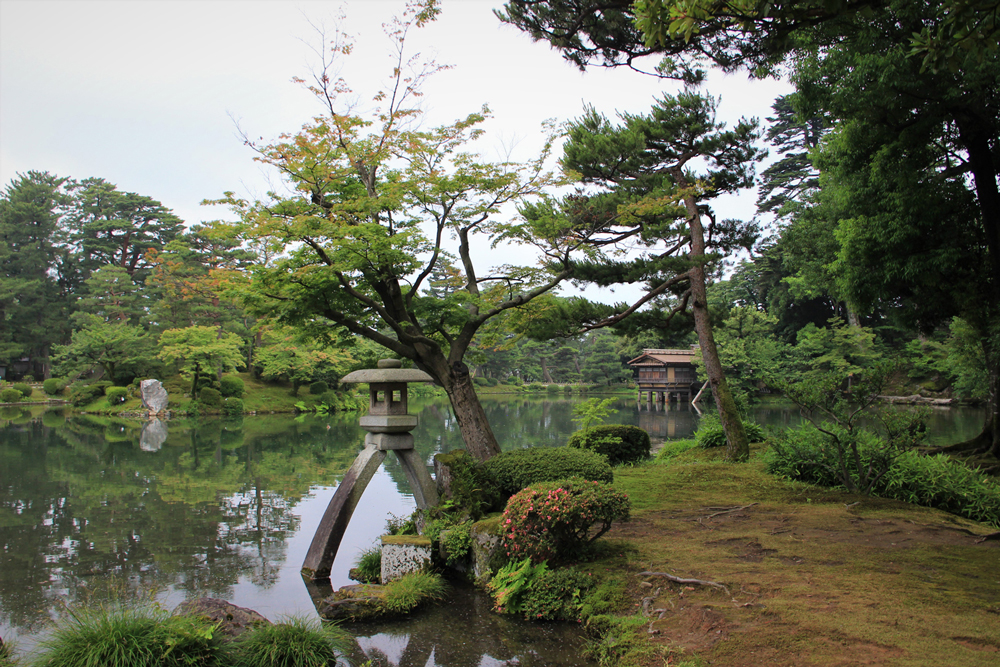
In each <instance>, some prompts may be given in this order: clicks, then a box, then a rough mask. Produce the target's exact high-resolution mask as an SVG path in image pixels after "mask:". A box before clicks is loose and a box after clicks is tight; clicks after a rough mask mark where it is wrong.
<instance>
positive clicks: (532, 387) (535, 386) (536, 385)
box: [528, 382, 545, 391]
mask: <svg viewBox="0 0 1000 667" xmlns="http://www.w3.org/2000/svg"><path fill="white" fill-rule="evenodd" d="M528 391H545V385H544V384H542V383H541V382H532V383H531V384H529V385H528Z"/></svg>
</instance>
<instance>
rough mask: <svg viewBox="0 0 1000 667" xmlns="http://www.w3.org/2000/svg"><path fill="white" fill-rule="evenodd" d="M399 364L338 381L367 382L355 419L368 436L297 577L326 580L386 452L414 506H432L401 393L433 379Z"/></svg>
mask: <svg viewBox="0 0 1000 667" xmlns="http://www.w3.org/2000/svg"><path fill="white" fill-rule="evenodd" d="M402 365H403V364H402V362H400V361H399V360H398V359H381V360H380V361H379V362H378V368H369V369H364V370H360V371H354V372H353V373H348V374H347V375H345V376H344V377H343V378H341V380H340V381H341V383H354V382H367V383H368V387H369V400H368V414H366V415H365V416H364V417H362V418H361V420H360V424H361V428H363V429H365V430H366V431H368V435H366V436H365V448H364V449H363V450H362V451H361V453H360V454H358V458H356V459H355V460H354V464H353V465H351V467H350V469H349V470H348V471H347V473H345V474H344V478H343V479H342V480H341V482H340V485H339V486H337V490H336V492H334V494H333V498H332V499H330V504H329V505H328V506H327V508H326V512H325V513H324V514H323V519H322V520H321V521H320V524H319V527H318V528H317V529H316V534H315V535H314V536H313V541H312V544H311V545H310V546H309V552H308V553H307V554H306V559H305V561H304V562H303V564H302V575H303V576H304V577H306V578H307V579H310V580H316V579H329V577H330V569H331V568H332V567H333V559H334V558H335V557H336V556H337V549H339V548H340V541H341V539H342V538H343V537H344V531H345V530H347V524H348V523H349V522H350V520H351V515H352V514H353V513H354V508H355V507H357V505H358V502H359V501H360V500H361V495H362V494H363V493H364V492H365V487H367V486H368V482H370V481H371V479H372V477H373V476H374V475H375V471H376V470H378V467H379V466H380V465H381V464H382V461H384V460H385V456H386V452H389V451H394V452H396V456H397V457H398V458H399V461H400V463H401V464H402V465H403V471H404V472H405V473H406V478H407V479H408V480H409V482H410V488H411V489H412V491H413V499H414V500H415V501H416V503H417V507H420V508H427V507H431V506H433V505H436V504H437V501H438V498H437V487H436V486H435V484H434V479H433V478H432V477H431V474H430V473H429V472H428V471H427V464H426V463H425V462H424V461H423V459H421V458H420V455H419V454H417V452H416V450H414V449H413V435H412V434H411V433H410V431H412V430H413V429H414V428H416V426H417V416H416V415H411V414H409V413H407V396H406V385H407V383H409V382H432V381H433V379H434V378H432V377H431V376H430V375H428V374H427V373H425V372H423V371H421V370H417V369H415V368H403V367H402Z"/></svg>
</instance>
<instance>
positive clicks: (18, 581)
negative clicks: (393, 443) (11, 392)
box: [0, 417, 360, 629]
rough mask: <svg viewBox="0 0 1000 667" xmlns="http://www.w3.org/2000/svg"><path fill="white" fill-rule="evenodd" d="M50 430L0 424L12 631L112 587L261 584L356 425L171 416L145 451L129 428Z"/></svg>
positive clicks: (224, 588) (126, 591) (7, 616)
mask: <svg viewBox="0 0 1000 667" xmlns="http://www.w3.org/2000/svg"><path fill="white" fill-rule="evenodd" d="M351 421H353V420H351ZM48 423H50V424H56V425H55V426H54V427H48V426H44V425H43V424H42V423H39V422H38V421H35V422H31V423H28V424H25V425H16V426H10V425H8V426H6V427H0V553H3V554H4V556H3V558H4V566H3V567H0V622H3V623H5V624H9V625H12V626H15V627H19V628H23V629H30V628H31V627H33V625H34V624H36V623H38V622H41V621H44V620H46V619H47V618H48V617H49V613H50V609H52V608H53V607H54V606H55V605H56V604H57V601H58V600H61V599H65V601H66V602H67V603H69V604H74V603H77V602H80V601H81V600H85V599H92V598H93V597H94V596H97V597H99V596H100V595H103V594H107V593H108V591H107V590H104V589H109V587H108V586H107V585H106V582H107V581H109V579H113V580H114V581H115V582H116V583H115V586H113V587H111V589H113V590H111V591H110V592H113V593H114V595H116V596H126V597H134V596H137V595H139V594H140V591H141V590H148V589H153V588H162V587H164V586H174V587H176V588H178V589H180V590H183V591H185V592H188V593H189V594H191V595H206V594H209V595H214V596H218V597H230V596H231V594H232V587H233V586H234V585H235V584H236V583H237V582H238V581H239V580H240V577H246V578H248V579H249V580H250V581H252V582H253V583H255V584H257V585H260V586H268V585H271V584H272V583H273V582H274V581H275V580H276V577H277V572H278V569H279V568H280V566H281V564H282V563H283V562H284V559H285V545H286V544H287V540H288V537H289V535H290V534H291V533H293V532H294V531H296V530H297V529H298V520H297V517H295V516H294V515H293V514H292V508H293V506H294V505H295V504H296V503H297V502H298V501H299V500H301V498H302V497H303V496H304V495H306V494H307V493H308V491H309V488H310V487H311V486H314V485H320V484H322V485H330V484H332V483H334V482H335V480H336V478H337V476H339V475H340V474H342V472H343V470H344V469H345V468H346V467H347V466H348V465H349V464H350V462H351V461H352V460H353V459H354V456H355V454H356V451H357V445H358V444H359V443H360V435H359V433H358V429H357V426H356V425H353V426H352V427H351V428H350V429H346V428H344V424H339V425H337V424H335V423H331V424H330V428H329V429H328V428H327V421H320V420H306V421H304V422H294V421H292V419H291V418H287V419H282V418H278V417H270V418H262V419H260V420H253V419H251V418H248V419H245V420H243V422H242V423H232V422H223V421H221V420H212V421H208V420H203V421H201V422H180V421H171V422H170V425H169V428H170V431H169V436H168V439H167V442H166V443H165V445H164V447H163V448H162V449H161V450H160V451H158V452H152V453H151V452H143V451H141V450H140V449H139V446H138V437H139V433H140V431H141V429H140V426H141V425H140V424H138V423H136V422H128V421H126V420H115V419H108V418H87V419H78V418H74V419H71V420H69V421H65V422H63V423H58V422H56V421H55V420H49V421H48ZM344 423H346V421H345V422H344ZM335 426H336V428H335ZM109 434H110V435H111V436H112V437H111V438H110V439H109V438H108V435H109ZM97 588H100V589H102V590H101V591H96V590H95V589H97Z"/></svg>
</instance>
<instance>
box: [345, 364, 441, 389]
mask: <svg viewBox="0 0 1000 667" xmlns="http://www.w3.org/2000/svg"><path fill="white" fill-rule="evenodd" d="M402 365H403V362H401V361H400V360H399V359H379V362H378V368H363V369H361V370H359V371H354V372H353V373H348V374H347V375H345V376H344V377H342V378H340V381H341V382H346V383H354V382H367V383H368V384H394V383H398V382H433V381H434V378H432V377H431V376H430V375H428V374H427V373H425V372H423V371H422V370H419V369H417V368H401V366H402Z"/></svg>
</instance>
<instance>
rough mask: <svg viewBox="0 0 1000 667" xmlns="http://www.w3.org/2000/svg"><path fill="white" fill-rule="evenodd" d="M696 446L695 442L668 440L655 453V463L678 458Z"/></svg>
mask: <svg viewBox="0 0 1000 667" xmlns="http://www.w3.org/2000/svg"><path fill="white" fill-rule="evenodd" d="M697 446H698V442H697V441H695V440H668V441H666V442H664V443H663V447H661V448H660V451H658V452H657V453H656V460H657V461H669V460H670V459H672V458H674V457H675V456H680V455H681V454H683V453H684V452H686V451H687V450H689V449H694V448H695V447H697Z"/></svg>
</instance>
